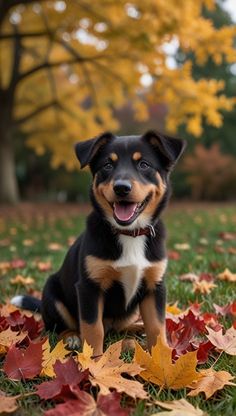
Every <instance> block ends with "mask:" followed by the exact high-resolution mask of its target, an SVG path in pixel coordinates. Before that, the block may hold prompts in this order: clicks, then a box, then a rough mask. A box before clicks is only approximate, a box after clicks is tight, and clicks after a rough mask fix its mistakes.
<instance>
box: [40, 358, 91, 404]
mask: <svg viewBox="0 0 236 416" xmlns="http://www.w3.org/2000/svg"><path fill="white" fill-rule="evenodd" d="M53 368H54V371H55V374H56V378H55V379H54V380H52V381H46V382H45V383H42V384H40V385H39V386H38V387H37V394H38V395H39V396H40V397H41V399H44V400H48V399H52V398H55V397H56V396H58V395H60V393H61V392H62V389H63V387H65V386H68V387H69V388H70V386H75V385H77V384H79V383H81V381H83V380H86V379H88V371H87V370H86V371H80V370H79V369H78V365H77V364H76V362H75V361H74V360H73V358H72V357H71V358H69V360H68V361H66V362H65V363H62V362H60V361H59V360H57V361H56V362H55V364H54V366H53Z"/></svg>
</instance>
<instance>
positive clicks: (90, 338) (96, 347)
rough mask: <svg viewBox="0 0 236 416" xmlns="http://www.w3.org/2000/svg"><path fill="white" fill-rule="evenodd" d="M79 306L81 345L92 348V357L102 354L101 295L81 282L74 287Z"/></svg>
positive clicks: (96, 289)
mask: <svg viewBox="0 0 236 416" xmlns="http://www.w3.org/2000/svg"><path fill="white" fill-rule="evenodd" d="M76 290H77V296H78V304H79V324H80V336H81V340H82V343H84V341H86V342H87V344H89V345H91V347H92V348H93V357H94V358H98V357H99V356H100V355H102V354H103V341H104V327H103V306H104V300H103V294H102V292H101V291H100V290H99V289H98V288H97V287H95V286H94V285H93V284H92V282H91V283H90V282H86V283H85V282H82V283H81V284H78V285H77V286H76Z"/></svg>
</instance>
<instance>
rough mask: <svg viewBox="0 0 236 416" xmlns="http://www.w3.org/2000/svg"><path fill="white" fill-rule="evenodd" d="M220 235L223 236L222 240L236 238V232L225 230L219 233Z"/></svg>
mask: <svg viewBox="0 0 236 416" xmlns="http://www.w3.org/2000/svg"><path fill="white" fill-rule="evenodd" d="M219 237H220V238H222V240H226V241H232V240H236V233H232V232H224V231H223V232H221V233H219Z"/></svg>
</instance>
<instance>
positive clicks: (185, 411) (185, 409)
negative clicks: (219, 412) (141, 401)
mask: <svg viewBox="0 0 236 416" xmlns="http://www.w3.org/2000/svg"><path fill="white" fill-rule="evenodd" d="M155 404H157V405H158V406H160V407H164V409H169V410H171V412H159V413H155V414H154V415H152V416H162V415H163V416H164V415H165V416H168V415H170V416H207V413H204V412H203V411H202V410H201V409H199V407H197V408H195V407H193V405H192V404H191V403H189V402H187V400H185V399H180V400H172V401H171V402H160V401H159V400H155Z"/></svg>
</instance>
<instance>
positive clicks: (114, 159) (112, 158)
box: [110, 153, 118, 162]
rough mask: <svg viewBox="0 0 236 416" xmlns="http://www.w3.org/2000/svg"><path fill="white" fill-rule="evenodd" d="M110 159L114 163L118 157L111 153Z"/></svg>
mask: <svg viewBox="0 0 236 416" xmlns="http://www.w3.org/2000/svg"><path fill="white" fill-rule="evenodd" d="M110 158H111V160H112V161H113V162H116V161H117V160H118V156H117V154H116V153H111V154H110Z"/></svg>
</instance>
